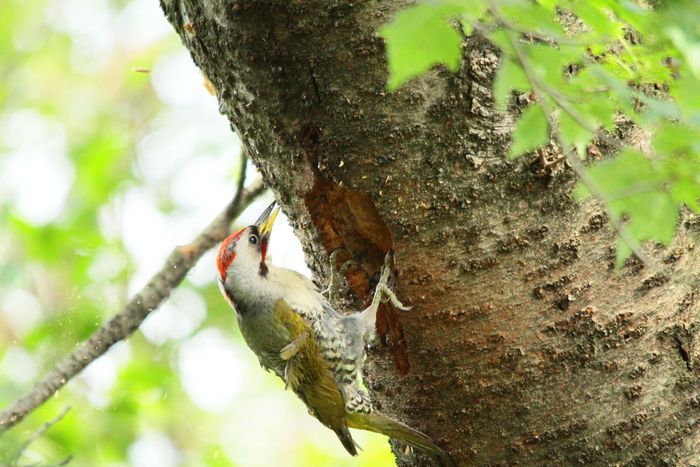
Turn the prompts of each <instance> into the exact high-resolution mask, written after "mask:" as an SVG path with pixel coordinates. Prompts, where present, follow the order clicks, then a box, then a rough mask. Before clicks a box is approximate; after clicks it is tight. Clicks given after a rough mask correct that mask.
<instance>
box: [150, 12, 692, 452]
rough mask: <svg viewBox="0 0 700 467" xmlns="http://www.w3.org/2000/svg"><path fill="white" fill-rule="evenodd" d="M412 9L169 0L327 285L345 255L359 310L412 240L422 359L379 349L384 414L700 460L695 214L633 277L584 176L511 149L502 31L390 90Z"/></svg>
mask: <svg viewBox="0 0 700 467" xmlns="http://www.w3.org/2000/svg"><path fill="white" fill-rule="evenodd" d="M410 3H411V2H404V1H396V2H376V1H362V2H360V1H356V2H346V1H329V0H322V1H321V0H318V1H302V0H296V1H295V0H284V1H282V0H279V1H262V0H259V1H256V0H246V1H238V2H236V1H224V0H209V1H206V2H199V1H194V0H182V1H171V0H162V2H161V4H162V6H163V9H164V10H165V12H166V14H167V16H168V18H169V20H170V22H171V23H172V24H173V26H174V27H175V28H176V29H177V31H178V32H179V34H180V35H181V37H182V39H183V42H184V43H185V45H186V46H187V47H188V48H189V49H190V50H191V51H192V56H193V58H194V60H195V62H196V63H197V64H198V65H199V66H200V68H201V69H202V71H203V72H204V73H205V74H206V76H207V77H208V78H209V80H210V81H211V83H212V84H213V85H214V87H215V88H216V90H217V96H218V99H219V102H220V107H221V111H222V113H224V114H225V115H226V116H227V117H228V118H229V119H230V121H231V123H232V126H233V127H234V128H235V130H236V131H237V132H238V134H239V135H240V136H241V138H242V140H243V142H244V145H245V147H246V148H247V151H248V154H249V155H250V156H251V158H252V159H253V161H254V162H255V164H256V165H257V167H258V168H259V169H260V171H261V172H262V174H263V175H264V177H265V181H266V183H267V184H268V185H269V186H270V187H271V188H272V189H273V190H274V191H275V193H276V196H277V199H278V200H279V201H280V202H281V203H282V205H283V206H284V208H285V210H286V212H287V213H288V214H289V216H290V218H291V219H292V221H293V222H294V225H295V227H296V231H297V233H298V235H299V236H300V238H301V239H302V243H303V244H304V247H305V251H306V254H307V259H308V260H309V263H310V266H311V267H312V269H314V271H315V272H316V273H317V274H319V277H320V278H321V279H323V278H325V277H326V275H327V273H328V254H329V253H330V252H331V251H332V250H334V249H336V248H343V249H344V251H345V253H344V254H345V255H346V256H345V257H340V258H339V260H338V261H339V262H340V261H344V260H345V259H349V258H352V259H354V260H355V261H356V262H357V263H358V264H359V266H358V267H355V268H350V269H349V273H348V277H347V279H348V282H349V283H350V286H351V289H352V290H353V292H354V293H355V295H356V296H357V298H358V299H359V301H362V300H363V299H366V298H367V297H368V296H369V295H370V292H371V290H372V287H373V285H374V284H373V282H372V281H373V277H376V273H378V271H379V268H380V266H381V259H382V258H383V255H384V254H385V252H386V251H387V250H388V249H390V248H393V249H394V251H395V266H396V270H397V283H396V285H395V288H396V290H397V292H398V295H399V298H401V299H402V300H403V301H404V303H406V304H408V305H412V306H413V309H412V310H411V311H408V312H400V314H399V315H398V318H399V320H400V322H401V324H402V325H403V333H404V336H405V343H406V345H407V347H408V352H409V355H410V361H411V371H410V372H409V373H408V375H407V376H405V377H401V376H399V374H398V371H397V369H396V367H395V365H394V363H393V359H392V357H391V355H390V352H387V351H386V349H385V348H383V347H381V346H379V347H377V348H374V349H373V350H372V352H371V356H370V359H369V361H368V364H367V368H366V380H367V383H368V386H369V388H370V390H371V393H372V396H373V398H374V400H375V401H376V403H377V406H379V407H381V410H382V411H385V412H387V413H389V414H391V415H394V416H396V417H397V418H399V419H401V420H403V421H404V422H406V423H408V424H409V425H411V426H414V427H416V428H418V429H421V430H423V431H424V432H425V433H427V434H428V435H430V436H431V437H432V438H433V439H434V440H435V441H436V442H437V443H438V444H440V445H441V446H443V447H444V448H445V449H447V450H448V451H449V452H450V453H451V454H453V455H454V456H455V457H456V458H457V459H458V460H459V462H460V464H461V465H511V464H515V463H518V464H521V465H570V464H596V465H609V464H620V465H663V464H673V465H691V464H693V463H694V464H695V465H698V463H699V462H700V461H699V458H700V454H699V449H698V443H700V439H699V435H698V420H700V402H699V401H700V392H699V391H698V377H699V376H700V370H699V368H700V365H698V364H697V362H696V360H697V358H698V350H697V349H698V344H697V339H696V337H695V336H696V330H697V326H696V325H695V317H696V316H697V312H698V311H697V307H698V305H697V300H696V296H697V294H698V292H697V290H696V289H697V285H696V284H697V283H698V278H697V275H696V273H695V272H694V271H695V269H697V266H696V265H697V264H698V253H697V249H696V248H695V242H696V238H697V232H698V227H697V226H698V222H697V221H696V220H695V219H693V218H688V217H687V216H686V219H685V220H684V221H683V224H682V226H681V227H680V229H679V235H678V236H677V238H676V240H675V242H674V244H673V245H672V247H671V248H670V249H668V250H662V249H660V248H654V247H653V246H650V250H651V253H652V254H654V255H656V257H657V258H658V260H659V263H661V264H663V265H664V266H663V267H664V271H663V273H662V274H651V273H649V272H648V271H646V270H645V268H644V267H643V265H641V264H639V263H638V262H635V261H633V260H632V261H629V262H628V264H627V266H626V267H625V268H623V270H622V271H621V272H615V271H614V269H613V264H614V260H615V253H614V242H615V238H614V235H613V234H612V233H611V232H610V229H609V228H608V226H607V221H606V218H605V216H604V215H602V214H601V211H600V209H599V207H597V206H595V205H594V204H593V203H591V202H586V203H583V204H580V203H577V202H574V201H573V200H572V198H571V196H570V193H571V189H572V187H573V184H574V182H575V180H574V179H573V175H572V174H571V172H570V170H568V169H567V167H565V166H560V167H558V168H556V170H554V171H551V170H543V168H542V167H540V166H539V165H538V163H537V161H536V157H534V156H532V157H523V158H521V159H519V160H517V161H515V162H513V161H507V160H506V159H505V158H504V154H506V153H507V150H508V145H509V133H510V131H511V128H512V122H513V119H514V117H513V115H511V114H509V113H508V114H504V113H501V112H497V111H496V110H495V109H494V108H493V100H492V93H491V87H492V80H493V76H494V73H495V70H496V69H497V67H498V55H497V53H496V51H495V50H494V49H493V48H491V47H490V46H489V45H488V44H487V43H485V42H484V41H483V40H481V39H479V38H474V37H472V38H466V39H465V41H464V45H463V49H464V59H463V62H462V65H461V67H460V70H459V71H458V72H457V73H456V74H450V73H447V72H446V71H444V70H442V69H440V68H439V67H438V68H437V69H436V70H433V71H431V72H429V73H427V74H426V75H424V76H421V77H418V78H416V79H414V80H412V81H411V83H409V84H408V85H407V86H404V87H403V88H401V89H400V90H399V91H397V92H395V93H388V92H386V90H385V83H386V78H387V70H386V59H385V51H384V46H383V44H382V41H381V39H379V38H378V37H377V36H376V31H377V29H378V28H379V27H380V26H381V25H382V24H384V23H386V22H387V21H389V20H390V19H391V17H392V16H393V14H394V13H395V12H396V11H397V10H399V9H401V8H402V7H404V6H405V5H407V4H410ZM521 101H522V103H524V102H526V101H527V96H519V97H517V98H516V99H514V102H513V107H514V108H513V111H514V112H515V113H517V111H518V110H517V108H516V107H518V106H520V105H521V104H522V103H521ZM549 150H550V151H551V150H553V149H552V148H550V149H549ZM671 278H673V279H671ZM357 305H358V306H361V305H362V304H361V303H358V304H357ZM392 340H400V341H403V339H402V337H401V336H399V335H395V336H393V337H392ZM397 453H398V456H399V460H398V462H399V463H400V464H401V465H427V463H426V462H425V461H422V460H420V459H418V458H417V456H416V455H414V454H410V453H409V454H406V453H405V452H404V450H403V449H398V450H397Z"/></svg>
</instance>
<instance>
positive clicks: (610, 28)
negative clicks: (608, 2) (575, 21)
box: [569, 1, 623, 38]
mask: <svg viewBox="0 0 700 467" xmlns="http://www.w3.org/2000/svg"><path fill="white" fill-rule="evenodd" d="M569 6H570V7H571V9H572V11H573V13H574V14H575V15H576V16H578V17H579V18H581V19H582V20H583V21H584V22H585V23H587V24H588V25H589V26H590V27H591V28H593V30H594V31H595V32H596V33H597V34H602V35H604V36H608V37H610V38H616V37H618V36H620V35H621V34H622V32H623V25H622V23H620V22H618V21H615V20H614V19H613V17H612V16H611V15H610V14H609V13H608V12H607V9H603V8H602V5H597V4H595V2H577V1H572V2H571V3H569Z"/></svg>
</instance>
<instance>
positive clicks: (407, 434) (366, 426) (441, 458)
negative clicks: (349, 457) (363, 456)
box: [341, 412, 457, 467]
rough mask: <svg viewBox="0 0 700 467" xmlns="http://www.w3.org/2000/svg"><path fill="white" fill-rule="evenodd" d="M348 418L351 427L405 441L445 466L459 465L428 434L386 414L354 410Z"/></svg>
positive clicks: (453, 466)
mask: <svg viewBox="0 0 700 467" xmlns="http://www.w3.org/2000/svg"><path fill="white" fill-rule="evenodd" d="M347 420H348V426H349V427H350V428H358V429H360V430H367V431H374V432H375V433H381V434H383V435H386V436H389V437H390V438H394V439H398V440H399V441H403V442H404V443H406V444H409V445H411V446H413V447H414V448H417V449H419V450H421V451H423V452H424V453H426V454H428V455H430V456H432V457H433V458H434V459H435V460H436V461H438V462H439V463H440V464H441V465H443V466H449V467H456V465H457V464H456V463H455V461H454V459H452V458H451V457H450V455H449V454H447V453H446V452H445V451H443V450H442V449H440V447H439V446H438V445H437V444H435V443H433V441H432V440H431V439H430V438H428V437H427V436H426V435H424V434H423V433H421V432H420V431H416V430H414V429H413V428H411V427H409V426H407V425H404V424H403V423H401V422H399V421H397V420H393V419H391V418H389V417H387V416H386V415H382V414H379V413H376V412H375V413H371V414H366V413H359V412H352V413H349V414H348V415H347ZM341 441H342V438H341ZM343 444H345V443H343ZM346 449H347V446H346Z"/></svg>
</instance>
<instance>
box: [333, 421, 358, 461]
mask: <svg viewBox="0 0 700 467" xmlns="http://www.w3.org/2000/svg"><path fill="white" fill-rule="evenodd" d="M333 431H335V434H336V435H337V436H338V439H339V440H340V442H341V443H343V447H344V448H345V449H346V450H347V451H348V452H349V453H350V455H351V456H356V455H357V448H358V446H357V443H355V440H354V439H352V435H351V434H350V430H348V427H347V425H343V426H342V427H341V428H339V429H337V430H333Z"/></svg>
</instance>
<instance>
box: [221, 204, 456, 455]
mask: <svg viewBox="0 0 700 467" xmlns="http://www.w3.org/2000/svg"><path fill="white" fill-rule="evenodd" d="M278 213H279V207H276V203H275V202H273V203H272V204H270V206H268V207H267V209H265V211H263V213H262V214H261V215H260V217H259V218H258V220H257V222H256V223H255V224H253V225H249V226H247V227H244V228H242V229H240V230H238V231H237V232H235V233H234V234H232V235H230V236H229V237H228V238H226V240H224V241H223V242H222V243H221V246H220V248H219V253H218V256H217V260H216V264H217V268H218V272H219V286H220V288H221V291H222V293H223V295H224V297H225V298H226V300H227V301H228V302H229V304H230V305H231V306H232V307H233V308H234V309H235V311H236V317H237V320H238V326H239V328H240V330H241V334H242V335H243V339H244V340H245V342H246V344H247V345H248V347H250V348H251V350H252V351H253V352H254V353H255V355H256V356H257V357H258V360H259V361H260V365H261V366H262V367H263V368H265V369H266V370H268V371H272V372H273V373H275V374H276V375H277V376H279V377H280V378H281V379H282V380H283V381H284V383H285V388H289V389H291V390H292V391H293V392H294V393H295V394H296V395H297V396H299V398H300V399H301V400H302V401H303V402H304V403H305V404H306V406H307V408H308V409H309V413H310V414H311V415H313V416H314V417H316V418H317V419H318V420H319V421H320V422H321V423H322V424H323V425H325V426H326V427H328V428H330V429H331V430H333V431H334V432H335V434H336V435H337V436H338V439H339V440H340V442H341V443H342V444H343V446H344V447H345V449H346V450H347V451H348V453H350V454H351V455H353V456H355V455H357V448H358V446H357V444H356V443H355V441H354V440H353V438H352V435H351V434H350V430H349V429H348V428H357V429H361V430H368V431H373V432H376V433H381V434H384V435H386V436H389V437H392V438H395V439H398V440H400V441H403V442H405V443H407V444H409V445H411V446H413V447H415V448H417V449H419V450H422V451H424V452H425V453H427V454H428V455H430V456H432V457H433V458H434V459H435V460H436V461H437V462H438V463H439V464H442V465H454V463H453V461H452V460H451V458H450V457H449V456H448V455H447V454H446V453H445V452H444V451H443V450H442V449H440V448H439V447H438V446H437V445H436V444H435V443H433V441H432V440H431V439H430V438H428V437H427V436H426V435H424V434H423V433H421V432H419V431H417V430H414V429H413V428H410V427H408V426H407V425H405V424H403V423H401V422H399V421H397V420H394V419H392V418H390V417H388V416H386V415H383V414H381V413H379V412H376V411H375V410H374V409H373V407H372V404H371V401H370V399H369V395H368V394H367V393H366V392H365V391H364V390H363V389H362V388H361V371H362V365H363V363H364V361H365V359H366V353H365V346H366V345H368V344H369V343H371V342H372V340H373V339H374V338H375V335H376V333H375V321H376V315H377V308H378V307H379V304H380V303H381V302H382V301H386V300H390V301H391V302H392V303H393V304H394V306H397V307H399V308H402V309H408V308H406V307H404V306H403V305H402V304H401V302H399V300H398V299H397V298H396V296H395V295H394V294H393V292H392V291H391V290H390V289H389V288H388V286H387V281H388V278H389V273H390V267H389V264H388V259H387V264H385V266H384V269H383V270H382V275H381V279H380V282H379V284H378V285H377V288H376V290H375V295H374V299H373V300H372V304H371V305H370V306H369V307H368V308H367V309H365V310H364V311H362V312H360V313H355V314H352V315H344V314H341V313H339V312H337V311H336V310H335V309H334V308H333V307H332V306H331V305H330V304H329V303H328V301H327V300H326V299H325V297H324V296H323V295H322V294H321V293H320V292H319V291H318V289H317V288H316V286H315V285H314V284H313V282H311V281H310V280H309V279H307V278H306V277H304V276H303V275H302V274H300V273H298V272H296V271H293V270H291V269H285V268H281V267H277V266H275V265H273V264H271V262H270V261H269V258H268V256H267V249H268V244H269V241H270V233H271V231H272V225H273V223H274V222H275V219H276V217H277V214H278Z"/></svg>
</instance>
